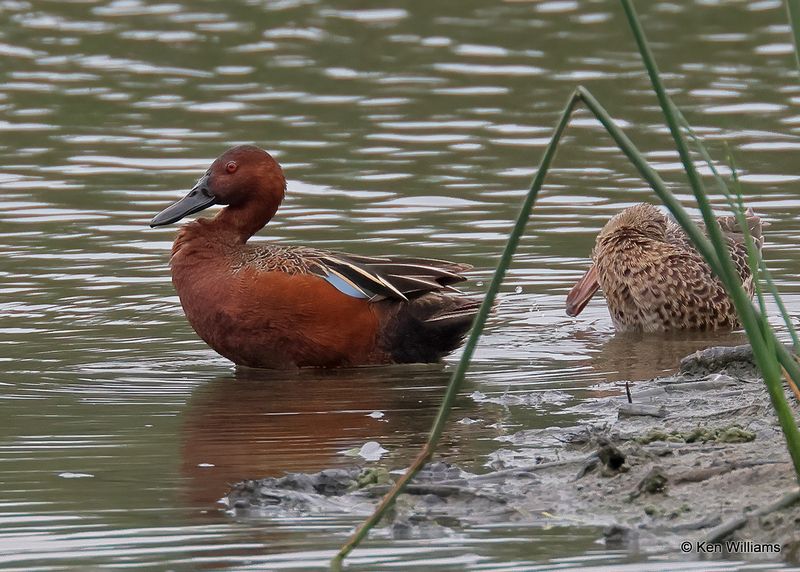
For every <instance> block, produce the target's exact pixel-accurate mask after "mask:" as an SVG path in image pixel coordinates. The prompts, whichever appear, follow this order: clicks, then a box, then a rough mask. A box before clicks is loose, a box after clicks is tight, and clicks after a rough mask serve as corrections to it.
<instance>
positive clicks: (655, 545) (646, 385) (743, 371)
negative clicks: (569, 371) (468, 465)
mask: <svg viewBox="0 0 800 572" xmlns="http://www.w3.org/2000/svg"><path fill="white" fill-rule="evenodd" d="M609 387H611V386H610V385H609ZM609 387H605V388H601V389H608V388H609ZM614 387H619V386H618V384H614ZM630 393H631V398H632V403H629V402H628V399H627V397H626V395H625V392H624V391H623V392H622V394H621V395H620V396H615V397H603V398H598V399H594V400H586V401H584V402H583V403H581V404H580V405H578V406H576V407H574V408H572V411H573V412H575V413H577V414H578V416H579V417H580V418H582V419H586V420H587V421H586V423H584V424H581V425H578V426H573V427H567V428H548V429H542V430H526V431H520V432H518V433H516V434H514V435H512V436H510V437H508V438H507V439H506V440H507V443H506V445H505V446H504V447H503V448H502V449H499V450H498V451H496V452H495V453H493V454H492V455H491V459H490V465H491V467H492V470H491V471H490V472H488V473H486V474H481V475H475V474H470V473H467V472H464V471H462V470H461V469H459V468H458V467H456V466H452V465H448V464H445V463H441V462H436V463H431V464H430V465H428V466H427V467H426V469H425V470H424V471H423V472H422V473H421V474H420V475H419V476H418V477H417V478H416V479H415V481H414V482H413V484H412V485H410V486H409V487H408V489H407V492H406V493H405V494H403V495H402V496H401V498H400V499H399V501H398V503H397V505H396V507H395V509H394V510H393V511H392V513H391V514H390V515H389V517H388V518H387V521H386V522H385V526H384V527H383V528H382V529H381V530H379V531H378V532H377V534H382V535H391V536H394V537H398V538H413V537H430V536H438V535H442V534H448V533H449V532H451V531H453V530H457V529H458V528H459V527H468V526H470V525H478V524H487V523H514V522H518V523H521V524H522V523H524V524H526V525H530V524H531V523H533V524H536V523H541V524H542V525H546V524H550V525H553V524H557V525H576V526H598V527H603V529H604V532H603V540H604V541H605V544H606V545H607V546H608V547H610V548H621V547H622V548H628V549H629V550H631V551H643V552H661V551H667V552H676V553H683V552H686V548H687V547H689V548H690V550H689V553H690V554H689V555H688V556H687V557H697V556H698V555H699V556H701V557H702V555H704V554H705V553H709V552H710V553H713V554H714V555H715V557H717V558H718V557H719V556H720V554H724V553H726V552H734V553H735V554H734V556H735V557H736V558H743V559H771V560H777V559H782V560H786V561H789V562H794V563H797V562H800V493H799V492H798V489H797V483H796V481H795V477H794V472H793V470H792V466H791V463H790V460H789V456H788V453H787V452H786V450H785V446H784V441H783V436H782V434H781V431H780V428H779V427H778V425H777V420H776V419H775V416H774V414H773V413H772V407H771V405H770V403H769V398H768V396H767V392H766V389H765V387H764V384H763V382H762V381H761V379H760V377H759V376H758V373H757V371H756V368H755V366H754V365H753V363H752V355H751V353H750V350H749V347H747V346H739V347H736V348H711V349H708V350H704V351H703V352H698V353H697V354H694V355H692V356H689V357H687V358H685V359H684V360H683V361H682V363H681V369H680V373H679V374H677V375H675V376H672V377H665V378H658V379H653V380H649V381H637V382H635V383H631V384H630ZM792 403H793V406H794V407H795V410H797V404H795V403H794V402H793V400H792ZM392 479H393V475H392V474H389V473H388V472H386V471H384V470H380V469H360V468H355V467H354V468H352V469H331V470H327V471H322V472H321V473H316V474H309V475H307V474H290V475H287V476H285V477H282V478H267V479H261V480H252V481H245V482H243V483H239V484H237V485H235V486H234V487H233V489H232V490H231V491H230V493H229V494H228V495H227V497H226V499H225V501H226V502H227V504H228V506H229V508H230V510H231V511H233V512H234V513H235V514H237V515H249V516H264V517H270V516H287V515H294V516H298V515H305V514H321V513H330V512H345V513H348V514H356V515H366V514H368V513H369V512H370V511H371V510H372V508H373V507H374V506H375V504H376V503H377V501H378V499H379V498H380V496H381V495H382V494H383V493H385V492H386V490H387V489H388V487H389V484H390V483H391V481H392ZM736 540H742V541H748V542H741V543H738V544H736V543H734V542H727V543H726V541H736ZM685 543H689V544H685ZM692 554H693V555H694V556H691V555H692Z"/></svg>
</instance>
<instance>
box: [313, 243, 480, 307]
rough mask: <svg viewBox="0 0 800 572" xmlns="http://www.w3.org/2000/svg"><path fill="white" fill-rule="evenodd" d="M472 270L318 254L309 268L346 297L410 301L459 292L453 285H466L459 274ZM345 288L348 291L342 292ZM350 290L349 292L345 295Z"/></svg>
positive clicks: (441, 263)
mask: <svg viewBox="0 0 800 572" xmlns="http://www.w3.org/2000/svg"><path fill="white" fill-rule="evenodd" d="M470 268H471V266H469V265H467V264H458V263H455V262H448V261H445V260H436V259H432V258H404V257H393V256H392V257H390V256H385V257H384V256H373V257H368V256H357V255H352V254H344V253H339V252H329V251H319V255H318V256H316V257H315V264H314V265H313V266H312V267H311V268H310V269H311V271H312V272H313V273H314V274H318V275H320V276H322V277H323V278H325V279H326V280H328V281H329V282H331V283H332V284H333V285H334V286H336V287H337V288H339V289H340V290H341V291H342V292H344V293H346V294H350V295H353V294H352V292H351V290H354V291H355V292H358V293H360V294H361V295H363V297H365V298H369V299H371V300H380V299H383V298H393V299H399V300H407V299H409V298H413V297H417V296H421V295H422V294H424V293H426V292H436V291H440V290H451V291H457V290H456V289H455V288H453V287H452V284H457V283H458V282H463V281H464V280H466V277H464V276H462V275H461V274H460V273H461V272H464V271H465V270H469V269H470ZM342 284H344V285H345V288H344V289H343V288H340V285H342ZM345 290H348V291H345Z"/></svg>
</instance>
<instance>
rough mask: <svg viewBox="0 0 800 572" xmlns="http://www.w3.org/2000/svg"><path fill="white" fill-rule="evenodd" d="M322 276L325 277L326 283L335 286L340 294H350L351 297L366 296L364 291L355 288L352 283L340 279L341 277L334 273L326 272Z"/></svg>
mask: <svg viewBox="0 0 800 572" xmlns="http://www.w3.org/2000/svg"><path fill="white" fill-rule="evenodd" d="M324 278H325V280H327V281H328V283H329V284H330V285H331V286H333V287H334V288H336V289H337V290H338V291H339V292H341V293H342V294H346V295H348V296H351V297H353V298H367V295H366V294H364V292H362V291H361V290H359V289H358V288H355V287H354V286H353V285H352V284H349V283H348V282H346V281H345V280H342V279H341V278H339V277H338V276H336V275H335V274H328V275H327V276H325V277H324Z"/></svg>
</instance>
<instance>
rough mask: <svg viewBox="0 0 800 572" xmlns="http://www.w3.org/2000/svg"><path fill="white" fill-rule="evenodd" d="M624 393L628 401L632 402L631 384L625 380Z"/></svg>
mask: <svg viewBox="0 0 800 572" xmlns="http://www.w3.org/2000/svg"><path fill="white" fill-rule="evenodd" d="M625 395H627V396H628V403H633V397H631V384H630V382H628V381H626V382H625Z"/></svg>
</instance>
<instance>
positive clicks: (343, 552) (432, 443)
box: [331, 92, 580, 570]
mask: <svg viewBox="0 0 800 572" xmlns="http://www.w3.org/2000/svg"><path fill="white" fill-rule="evenodd" d="M579 100H580V98H579V96H578V94H577V92H574V93H573V94H572V95H571V96H570V98H569V100H568V101H567V104H566V106H565V107H564V110H563V111H562V113H561V117H560V118H559V120H558V123H557V124H556V128H555V131H554V132H553V136H552V138H551V139H550V142H549V143H548V145H547V148H546V149H545V152H544V156H543V157H542V161H541V163H540V165H539V169H538V170H537V171H536V175H535V176H534V178H533V181H532V182H531V186H530V189H529V190H528V194H527V195H526V196H525V200H524V201H523V202H522V206H521V207H520V210H519V214H518V215H517V220H516V223H515V224H514V228H513V229H512V231H511V234H510V235H509V237H508V241H507V242H506V246H505V249H504V250H503V254H502V255H501V256H500V260H499V262H498V263H497V268H496V269H495V271H494V275H493V276H492V281H491V282H490V284H489V288H488V289H487V291H486V295H485V297H484V299H483V303H482V304H481V307H480V309H479V310H478V315H477V316H476V317H475V322H474V324H473V326H472V330H471V331H470V334H469V338H468V339H467V343H466V344H465V345H464V353H463V354H461V359H460V360H459V361H458V365H457V366H456V369H455V371H454V372H453V375H452V377H451V378H450V382H449V384H448V386H447V391H446V392H445V395H444V398H443V400H442V404H441V406H440V407H439V412H438V414H437V415H436V419H435V420H434V422H433V426H432V427H431V432H430V435H429V436H428V441H427V442H426V443H425V446H424V447H423V448H422V451H420V453H419V455H417V458H416V459H415V460H414V462H413V463H412V464H411V466H410V467H409V468H408V469H407V470H406V472H405V474H403V476H402V477H400V478H399V479H398V480H397V482H396V483H395V484H394V486H393V487H392V489H391V490H390V491H389V492H388V493H386V496H384V497H383V500H382V501H381V503H380V504H379V505H378V507H377V508H376V509H375V511H374V512H373V513H372V515H371V516H370V517H369V518H368V519H367V520H365V521H364V522H363V523H362V524H361V526H359V527H358V529H356V531H355V532H354V533H353V535H352V536H351V537H350V538H349V539H348V540H347V542H346V543H345V544H344V545H343V546H342V548H341V549H340V550H339V552H338V553H337V554H336V556H334V557H333V560H331V568H333V569H334V570H339V569H341V564H342V562H343V560H344V558H346V557H347V555H348V554H349V553H350V552H351V551H352V550H353V549H354V548H355V547H356V546H358V544H359V543H360V542H361V541H362V540H363V539H364V537H365V536H366V535H367V534H368V533H369V531H370V530H371V529H372V528H373V527H374V526H375V525H376V524H377V523H378V522H379V521H380V519H381V518H382V517H383V515H384V513H385V512H386V511H387V510H389V508H391V506H392V505H393V504H394V502H395V500H396V499H397V496H398V495H399V494H400V493H401V492H403V489H404V488H405V486H406V484H407V483H408V482H409V481H410V480H411V479H413V478H414V476H415V475H416V474H417V473H418V472H419V470H420V469H421V468H422V467H423V466H424V465H425V463H427V462H428V461H429V460H430V458H431V456H433V452H434V450H435V448H436V445H437V443H438V442H439V439H440V438H441V436H442V432H443V431H444V427H445V424H446V422H447V418H448V417H449V416H450V410H451V409H452V407H453V403H454V402H455V399H456V397H457V396H458V392H459V390H460V389H461V384H462V382H463V381H464V376H465V374H466V373H467V369H469V365H470V362H471V361H472V356H473V354H474V353H475V347H476V346H477V345H478V340H479V339H480V337H481V334H482V333H483V328H484V326H485V325H486V320H487V319H488V318H489V314H490V313H491V311H492V308H493V306H494V301H495V298H496V297H497V292H498V291H499V290H500V285H501V284H502V283H503V279H504V278H505V275H506V271H507V270H508V267H509V265H510V264H511V259H512V257H513V256H514V252H516V250H517V245H518V244H519V240H520V238H522V235H523V233H524V232H525V226H526V224H527V222H528V219H529V218H530V213H531V210H532V209H533V206H534V204H535V203H536V198H537V196H538V195H539V190H540V189H541V188H542V184H543V183H544V178H545V175H546V174H547V171H548V169H549V168H550V163H552V161H553V158H554V157H555V155H556V150H557V148H558V143H559V141H560V140H561V135H562V134H563V133H564V129H566V127H567V124H568V123H569V119H570V117H571V116H572V112H573V110H574V108H575V105H576V104H577V103H578V101H579Z"/></svg>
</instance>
